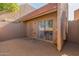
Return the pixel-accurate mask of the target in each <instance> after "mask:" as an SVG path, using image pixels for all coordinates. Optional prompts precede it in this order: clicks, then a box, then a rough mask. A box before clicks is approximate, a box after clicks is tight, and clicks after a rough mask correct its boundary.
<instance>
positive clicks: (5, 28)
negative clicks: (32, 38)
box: [0, 22, 25, 40]
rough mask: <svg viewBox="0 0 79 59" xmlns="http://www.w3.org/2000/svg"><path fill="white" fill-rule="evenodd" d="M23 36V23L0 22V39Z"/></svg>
mask: <svg viewBox="0 0 79 59" xmlns="http://www.w3.org/2000/svg"><path fill="white" fill-rule="evenodd" d="M22 37H25V27H24V24H23V23H9V22H0V40H9V39H13V38H22Z"/></svg>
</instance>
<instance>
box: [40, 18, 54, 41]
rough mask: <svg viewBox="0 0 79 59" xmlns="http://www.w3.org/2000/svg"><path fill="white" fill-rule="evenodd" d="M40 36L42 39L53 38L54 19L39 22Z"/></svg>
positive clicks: (50, 39)
mask: <svg viewBox="0 0 79 59" xmlns="http://www.w3.org/2000/svg"><path fill="white" fill-rule="evenodd" d="M39 38H41V39H42V40H49V41H52V40H53V20H42V21H40V22H39Z"/></svg>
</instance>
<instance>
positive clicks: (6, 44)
mask: <svg viewBox="0 0 79 59" xmlns="http://www.w3.org/2000/svg"><path fill="white" fill-rule="evenodd" d="M63 54H66V55H69V56H72V55H79V44H75V43H73V42H67V43H66V44H65V45H64V47H63V50H62V51H61V52H58V51H57V49H56V47H55V46H54V45H53V44H50V43H47V42H43V41H39V40H31V39H27V38H26V39H12V40H7V41H2V42H0V55H1V56H58V55H59V56H61V55H63Z"/></svg>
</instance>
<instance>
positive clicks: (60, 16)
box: [57, 3, 68, 51]
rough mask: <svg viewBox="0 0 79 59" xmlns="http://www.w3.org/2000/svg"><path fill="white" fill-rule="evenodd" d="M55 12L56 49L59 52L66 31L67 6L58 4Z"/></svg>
mask: <svg viewBox="0 0 79 59" xmlns="http://www.w3.org/2000/svg"><path fill="white" fill-rule="evenodd" d="M57 11H58V12H57V49H58V50H59V51H61V49H62V47H63V44H64V40H66V33H67V31H68V28H67V20H68V4H67V3H59V4H58V9H57Z"/></svg>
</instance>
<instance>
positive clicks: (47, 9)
mask: <svg viewBox="0 0 79 59" xmlns="http://www.w3.org/2000/svg"><path fill="white" fill-rule="evenodd" d="M56 11H57V3H49V4H47V5H45V6H43V7H41V8H39V9H36V10H34V11H33V12H31V13H29V14H27V15H25V16H23V17H21V18H19V20H20V21H27V20H31V19H33V18H36V17H40V16H42V15H45V14H49V13H53V12H56Z"/></svg>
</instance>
